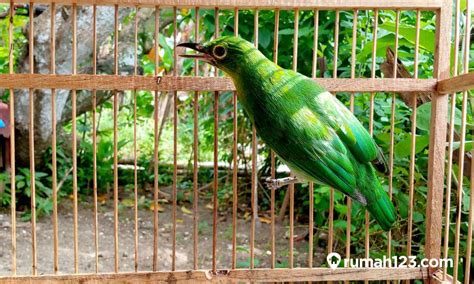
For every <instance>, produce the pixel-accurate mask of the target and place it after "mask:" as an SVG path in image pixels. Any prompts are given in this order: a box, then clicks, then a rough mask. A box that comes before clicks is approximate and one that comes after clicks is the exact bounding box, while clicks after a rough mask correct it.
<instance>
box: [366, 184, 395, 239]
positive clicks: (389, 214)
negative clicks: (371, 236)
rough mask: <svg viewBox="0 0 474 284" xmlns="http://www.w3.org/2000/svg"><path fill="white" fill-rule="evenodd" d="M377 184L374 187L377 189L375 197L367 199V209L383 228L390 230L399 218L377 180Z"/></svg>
mask: <svg viewBox="0 0 474 284" xmlns="http://www.w3.org/2000/svg"><path fill="white" fill-rule="evenodd" d="M376 184H377V185H376V186H375V188H374V189H373V190H374V191H375V192H374V194H373V198H368V200H367V210H369V212H370V215H372V217H373V218H374V219H375V220H377V222H378V223H379V224H380V226H381V227H382V229H384V230H385V231H388V230H390V228H391V227H392V226H393V223H395V220H396V218H397V217H396V213H395V207H394V206H393V203H392V201H391V200H390V198H389V197H388V194H387V193H386V192H385V191H384V190H383V188H382V186H381V185H380V183H379V182H378V181H377V182H376Z"/></svg>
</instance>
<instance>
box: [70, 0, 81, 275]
mask: <svg viewBox="0 0 474 284" xmlns="http://www.w3.org/2000/svg"><path fill="white" fill-rule="evenodd" d="M71 13H72V75H76V72H77V4H75V3H74V4H72V11H71ZM71 100H72V192H73V193H72V194H73V203H74V206H73V219H74V221H73V226H74V237H73V238H74V273H78V272H79V236H78V234H79V232H78V228H77V226H78V221H77V218H78V212H77V209H78V208H77V129H76V128H77V121H76V116H77V115H76V113H77V92H76V89H73V90H72V98H71Z"/></svg>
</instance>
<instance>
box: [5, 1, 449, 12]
mask: <svg viewBox="0 0 474 284" xmlns="http://www.w3.org/2000/svg"><path fill="white" fill-rule="evenodd" d="M29 1H30V0H18V1H16V3H28V2H29ZM35 2H36V3H44V4H47V3H52V2H55V3H56V4H65V5H71V4H72V3H76V4H77V5H91V4H99V3H100V4H101V5H108V6H110V5H115V4H118V5H120V6H133V4H134V3H135V2H136V1H135V2H134V1H129V0H37V1H35ZM0 3H9V0H0ZM444 3H445V2H444V0H429V1H416V0H396V1H386V0H385V1H379V3H374V1H373V0H347V1H344V2H342V1H340V0H327V1H324V2H321V1H318V0H310V1H307V0H294V1H285V0H274V1H271V0H264V1H260V0H250V1H249V0H233V1H224V2H222V3H221V2H216V0H180V1H179V5H176V1H175V0H160V1H157V0H140V6H143V7H151V6H153V7H154V6H156V5H158V4H159V5H160V6H161V7H174V6H178V7H179V8H189V7H195V6H199V7H200V8H201V9H214V8H215V7H216V6H219V8H220V9H233V8H235V7H239V8H240V9H254V8H255V7H259V9H273V8H280V9H287V10H290V9H295V8H298V9H306V10H309V9H314V8H319V9H321V10H334V9H353V8H359V9H361V10H368V9H373V8H374V7H376V8H379V9H397V8H400V9H406V10H414V9H418V8H419V9H424V10H433V11H434V10H437V9H439V8H441V7H443V8H444V7H445V6H444Z"/></svg>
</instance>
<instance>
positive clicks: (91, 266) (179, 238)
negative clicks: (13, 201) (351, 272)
mask: <svg viewBox="0 0 474 284" xmlns="http://www.w3.org/2000/svg"><path fill="white" fill-rule="evenodd" d="M185 206H187V209H191V208H192V205H191V204H187V205H185ZM92 208H93V207H92V202H80V203H79V218H78V228H79V229H78V230H79V255H78V259H79V272H81V273H94V272H95V250H94V233H93V214H92V213H93V209H92ZM163 209H164V210H163V212H160V213H159V235H158V246H159V248H158V258H159V259H158V270H170V269H171V254H172V235H171V230H172V206H171V205H170V204H163ZM72 212H73V211H72V202H71V201H69V200H64V201H63V202H62V203H61V206H60V208H59V218H58V219H59V222H58V226H59V270H60V273H72V272H73V271H74V246H73V214H72ZM242 215H243V214H242ZM262 215H263V214H262ZM133 216H134V211H133V208H131V207H121V208H120V210H119V221H120V225H119V267H120V268H119V270H120V271H122V272H125V271H133V269H134V257H135V256H134V218H133ZM138 216H139V220H138V222H139V224H138V234H139V235H138V236H139V251H138V270H139V271H150V270H151V269H152V261H153V211H151V210H147V209H141V210H139V212H138ZM19 217H20V216H19V215H18V216H17V269H18V271H17V273H18V274H19V275H25V274H30V273H31V258H32V256H31V250H32V247H31V225H30V222H21V221H20V218H19ZM113 220H114V219H113V206H112V203H111V201H107V202H105V203H104V204H101V205H100V207H99V271H100V272H113V270H114V259H115V258H114V238H113V235H114V221H113ZM177 220H178V222H177V233H176V243H177V245H176V246H177V251H176V258H177V259H176V268H177V269H178V270H189V269H192V266H193V216H192V214H190V212H188V211H187V210H182V209H181V206H178V210H177ZM198 227H199V247H198V251H199V258H198V263H199V268H200V269H209V268H210V267H211V263H212V253H211V252H212V210H211V209H209V208H206V207H205V204H204V201H203V204H201V206H200V216H199V226H198ZM217 227H218V239H217V267H218V268H222V269H224V268H230V267H231V261H232V215H231V214H229V213H225V214H220V216H219V222H218V226H217ZM270 227H271V226H270V224H267V223H264V222H258V223H257V226H256V233H255V236H256V239H255V259H256V261H255V264H256V267H270V261H271V243H270ZM237 230H238V232H237V242H238V249H237V257H238V267H248V265H249V234H250V218H248V216H247V218H244V216H239V219H238V226H237ZM306 232H307V225H305V224H297V223H296V224H295V235H298V234H300V235H301V234H304V233H306ZM288 235H289V230H288V224H287V220H286V221H285V222H284V223H282V224H279V223H277V225H276V242H277V253H276V259H277V266H281V267H287V266H288V250H289V238H288ZM0 240H1V244H2V245H1V246H0V276H2V275H3V276H6V275H10V273H11V245H10V243H11V225H10V215H9V214H8V212H0ZM307 251H308V242H307V241H306V240H301V241H298V242H295V250H294V257H295V258H294V259H295V266H306V263H307ZM324 251H325V249H323V248H318V247H316V248H315V253H314V265H315V266H319V265H320V264H321V263H322V262H323V261H325V253H324ZM37 259H38V274H51V273H52V272H53V226H52V218H51V217H50V216H46V217H41V218H39V219H38V220H37Z"/></svg>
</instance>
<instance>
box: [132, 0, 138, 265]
mask: <svg viewBox="0 0 474 284" xmlns="http://www.w3.org/2000/svg"><path fill="white" fill-rule="evenodd" d="M138 13H139V8H138V6H135V21H134V29H133V31H134V39H133V42H134V58H133V75H135V76H138ZM137 151H138V146H137V90H136V89H135V90H133V209H134V216H133V218H134V228H133V229H134V263H133V267H134V270H135V272H137V271H138V161H137V159H138V155H137Z"/></svg>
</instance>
